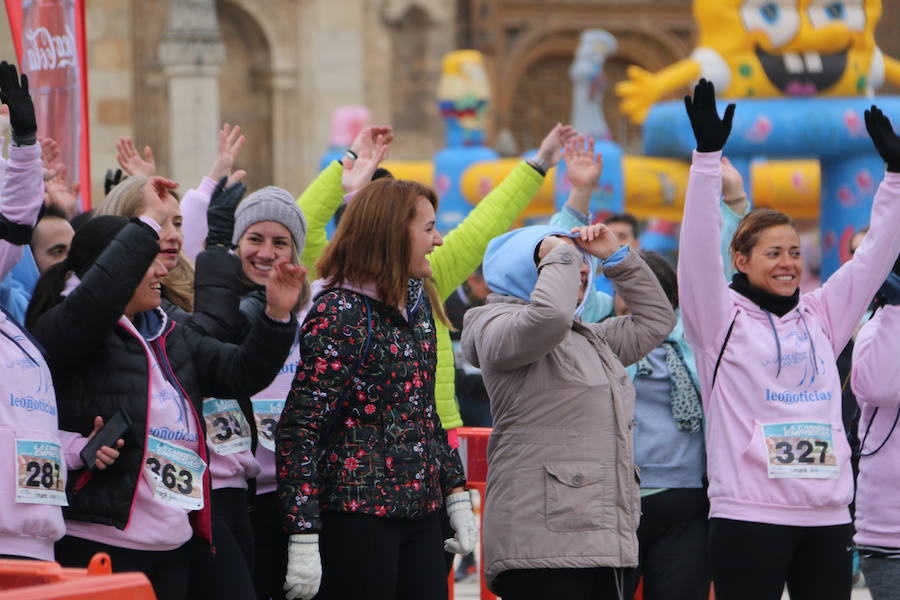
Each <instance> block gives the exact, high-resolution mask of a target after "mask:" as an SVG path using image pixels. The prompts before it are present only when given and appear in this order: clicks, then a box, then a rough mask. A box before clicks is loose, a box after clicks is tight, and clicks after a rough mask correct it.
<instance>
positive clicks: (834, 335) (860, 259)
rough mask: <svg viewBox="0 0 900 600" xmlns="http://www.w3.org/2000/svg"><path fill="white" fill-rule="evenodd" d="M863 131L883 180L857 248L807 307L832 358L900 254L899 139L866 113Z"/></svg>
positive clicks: (875, 113)
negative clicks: (821, 327) (880, 163)
mask: <svg viewBox="0 0 900 600" xmlns="http://www.w3.org/2000/svg"><path fill="white" fill-rule="evenodd" d="M865 117H866V128H867V129H868V131H869V135H870V136H871V137H872V141H873V143H874V144H875V147H876V148H877V150H878V152H879V153H880V154H881V156H882V158H884V161H885V163H886V165H887V171H886V172H885V174H884V180H883V181H882V182H881V185H880V186H878V191H877V192H876V193H875V200H874V202H873V203H872V216H871V218H870V220H869V223H871V228H870V229H869V233H868V234H866V237H865V238H863V242H862V244H860V246H859V249H857V251H856V253H855V254H854V255H853V260H850V261H847V262H846V263H844V265H843V266H842V267H841V268H840V269H838V270H837V271H835V272H834V273H833V274H832V275H831V277H829V278H828V280H827V281H826V282H825V283H824V285H822V287H820V288H819V289H817V290H816V291H814V292H812V293H810V294H808V295H807V296H806V299H807V302H808V303H809V305H810V306H812V307H814V309H815V310H817V311H818V312H819V314H820V315H821V316H822V320H823V324H824V326H825V329H826V334H827V335H828V338H829V339H830V340H831V345H832V348H833V349H834V353H835V355H837V354H839V353H840V352H841V350H842V349H843V348H844V346H845V345H846V344H847V342H848V341H849V340H850V336H851V335H853V332H854V330H855V329H856V326H857V325H858V324H859V320H860V319H861V318H862V316H863V314H864V313H865V311H866V309H867V308H868V306H869V303H870V302H871V301H872V298H873V297H874V296H875V292H876V291H877V290H878V288H879V287H880V286H881V284H882V283H883V282H884V280H885V277H887V274H888V272H889V271H890V270H891V266H892V265H893V264H894V261H895V260H896V258H897V255H898V253H900V235H897V231H898V229H900V137H898V136H897V135H896V134H895V133H894V130H893V129H892V127H891V123H890V121H889V120H888V118H887V117H886V116H884V114H883V113H882V112H881V111H880V110H878V108H877V107H875V106H873V107H872V109H871V110H867V111H866V114H865Z"/></svg>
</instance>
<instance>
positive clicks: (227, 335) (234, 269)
mask: <svg viewBox="0 0 900 600" xmlns="http://www.w3.org/2000/svg"><path fill="white" fill-rule="evenodd" d="M240 276H241V260H240V259H239V258H238V257H237V256H235V255H234V254H231V253H230V252H228V250H226V249H225V248H223V247H222V246H213V247H212V248H210V249H208V250H204V251H203V252H201V253H200V254H198V255H197V261H196V265H195V269H194V312H193V313H189V312H187V311H185V310H184V309H182V308H181V307H180V306H178V305H176V304H173V303H172V302H170V301H169V300H167V299H166V298H165V293H164V294H163V300H162V309H163V310H164V311H166V314H167V315H168V316H169V319H171V320H172V321H175V322H176V323H178V324H179V325H186V326H188V327H190V328H191V329H196V330H197V331H199V332H200V333H203V334H204V335H208V336H211V337H214V338H216V339H217V340H221V341H223V342H232V341H236V340H239V339H243V337H244V336H241V337H237V333H238V332H243V333H244V335H246V330H247V329H248V328H249V327H250V325H249V323H247V322H246V321H245V319H244V318H243V315H242V314H241V312H240V311H239V310H238V306H239V304H240V301H241V283H240Z"/></svg>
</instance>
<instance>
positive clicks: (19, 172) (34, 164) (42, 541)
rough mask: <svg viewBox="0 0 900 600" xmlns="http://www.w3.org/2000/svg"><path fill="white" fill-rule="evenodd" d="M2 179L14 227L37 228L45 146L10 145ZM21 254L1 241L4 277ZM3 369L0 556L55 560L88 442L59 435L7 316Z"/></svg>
mask: <svg viewBox="0 0 900 600" xmlns="http://www.w3.org/2000/svg"><path fill="white" fill-rule="evenodd" d="M0 145H2V142H0ZM5 175H6V176H4V177H3V181H2V184H0V185H2V187H0V212H2V214H3V215H4V216H5V217H6V218H8V219H10V220H11V221H14V222H16V223H22V224H34V221H35V219H37V214H38V211H39V210H40V207H41V204H42V203H43V200H44V178H43V174H42V171H41V146H40V144H34V145H32V146H23V147H17V146H10V149H9V161H8V162H7V163H6V170H5ZM21 256H22V247H21V246H14V245H12V244H10V243H8V242H4V241H0V278H2V277H4V276H5V275H6V274H7V273H8V272H9V270H10V269H12V267H13V266H15V264H16V262H17V261H18V260H19V259H20V258H21ZM0 365H2V366H3V368H4V371H3V373H2V374H0V552H2V553H3V554H12V555H15V556H28V557H31V558H36V559H39V560H53V543H54V542H55V541H56V540H58V539H59V538H61V537H62V536H63V534H65V531H66V529H65V525H64V524H63V518H62V511H60V508H59V507H60V506H65V504H66V494H65V487H66V481H65V478H66V471H67V470H68V469H79V468H81V467H82V466H83V464H82V462H81V458H80V457H79V456H78V453H79V452H80V451H81V449H82V448H84V445H85V443H86V441H87V440H86V438H83V437H82V436H81V435H79V434H77V433H70V432H64V431H59V430H58V427H59V424H58V421H57V416H56V415H57V407H56V394H55V392H54V390H53V379H52V377H51V376H50V371H49V370H48V369H47V363H46V362H45V361H44V358H43V356H42V355H41V352H40V351H39V350H38V349H37V348H36V347H35V345H34V344H33V343H32V341H31V339H30V338H29V337H28V336H27V335H26V334H25V333H24V332H23V330H22V328H21V327H20V326H19V325H18V324H17V323H15V322H14V321H12V320H10V319H9V318H8V317H7V315H6V313H5V312H2V311H0ZM47 451H49V452H47ZM45 465H49V466H46V467H45ZM57 465H58V467H59V470H58V471H57V470H56V466H57ZM37 467H41V468H42V469H46V472H45V471H44V470H42V471H36V468H37ZM48 483H49V484H50V485H49V486H48V485H46V484H48Z"/></svg>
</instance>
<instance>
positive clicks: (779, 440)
mask: <svg viewBox="0 0 900 600" xmlns="http://www.w3.org/2000/svg"><path fill="white" fill-rule="evenodd" d="M760 427H762V433H763V441H764V442H765V445H766V448H765V449H766V461H767V463H768V464H767V466H768V471H769V478H770V479H779V478H785V477H797V478H815V479H836V478H837V477H838V475H839V473H840V467H839V466H838V462H837V456H835V453H834V452H835V451H834V440H833V439H832V435H831V425H829V424H828V423H771V424H767V425H760Z"/></svg>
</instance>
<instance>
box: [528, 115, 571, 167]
mask: <svg viewBox="0 0 900 600" xmlns="http://www.w3.org/2000/svg"><path fill="white" fill-rule="evenodd" d="M577 136H578V132H577V131H575V128H573V127H572V126H571V125H562V124H561V123H557V124H556V125H554V127H553V129H551V130H550V132H549V133H548V134H547V135H546V136H545V137H544V139H543V140H542V141H541V146H540V148H538V151H537V155H536V156H535V158H536V159H538V161H540V163H541V164H542V165H543V166H544V167H546V170H547V171H549V170H550V169H552V168H553V167H555V166H556V165H557V164H559V161H560V159H562V151H563V147H564V146H565V145H566V144H567V143H568V142H569V141H570V140H573V139H575V137H577Z"/></svg>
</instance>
